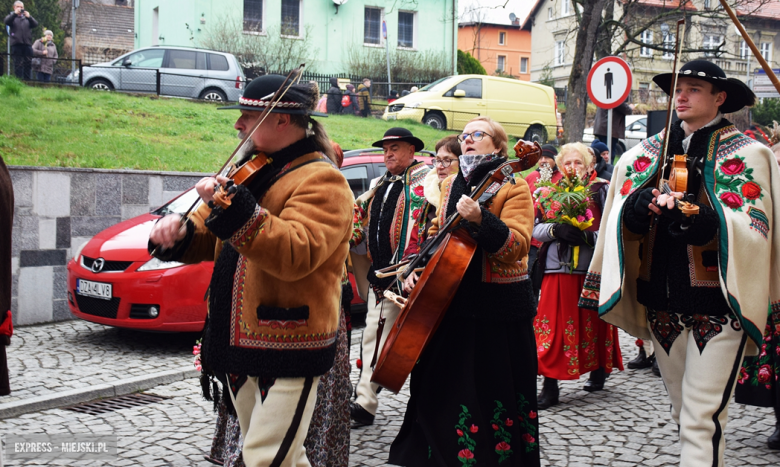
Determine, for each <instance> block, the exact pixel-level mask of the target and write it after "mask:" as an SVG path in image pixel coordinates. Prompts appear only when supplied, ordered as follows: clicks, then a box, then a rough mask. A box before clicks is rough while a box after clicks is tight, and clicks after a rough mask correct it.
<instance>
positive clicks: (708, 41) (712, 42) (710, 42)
mask: <svg viewBox="0 0 780 467" xmlns="http://www.w3.org/2000/svg"><path fill="white" fill-rule="evenodd" d="M716 39H717V41H716ZM722 43H723V37H722V36H719V35H717V34H705V35H704V47H702V48H704V49H707V50H711V51H712V52H705V53H704V56H705V57H715V56H717V50H718V47H719V46H720V45H721V44H722Z"/></svg>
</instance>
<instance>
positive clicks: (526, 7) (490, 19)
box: [458, 0, 536, 24]
mask: <svg viewBox="0 0 780 467" xmlns="http://www.w3.org/2000/svg"><path fill="white" fill-rule="evenodd" d="M535 3H536V0H459V1H458V8H459V9H460V21H461V22H463V21H469V20H470V19H471V18H470V14H469V11H476V12H477V14H479V15H480V18H481V19H482V22H486V23H498V24H509V14H510V13H514V14H515V15H517V17H518V18H519V19H520V24H523V21H525V17H526V16H528V13H530V11H531V8H532V7H533V6H534V4H535ZM504 4H506V6H504Z"/></svg>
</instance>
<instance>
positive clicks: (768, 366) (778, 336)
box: [735, 311, 780, 412]
mask: <svg viewBox="0 0 780 467" xmlns="http://www.w3.org/2000/svg"><path fill="white" fill-rule="evenodd" d="M778 373H780V311H774V312H772V313H771V314H770V315H769V318H768V319H767V323H766V328H765V331H764V343H763V344H762V345H761V350H760V354H759V355H758V356H757V357H745V361H744V362H743V363H742V368H741V369H740V375H739V379H738V380H737V389H736V392H735V394H736V401H737V402H738V403H740V404H748V405H755V406H758V407H774V408H775V411H776V412H778V411H780V380H778Z"/></svg>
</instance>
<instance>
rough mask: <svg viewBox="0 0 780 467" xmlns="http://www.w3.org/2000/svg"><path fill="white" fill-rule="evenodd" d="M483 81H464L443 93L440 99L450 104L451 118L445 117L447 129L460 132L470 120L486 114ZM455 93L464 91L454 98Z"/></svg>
mask: <svg viewBox="0 0 780 467" xmlns="http://www.w3.org/2000/svg"><path fill="white" fill-rule="evenodd" d="M483 79H484V78H481V77H479V78H467V79H464V80H463V81H461V82H460V83H458V84H456V85H455V86H453V87H452V88H450V90H449V91H447V92H445V93H444V95H443V96H442V97H444V98H446V99H445V100H446V101H448V102H451V103H452V105H451V106H450V109H451V110H452V113H451V117H450V116H448V117H447V119H448V121H447V128H449V129H453V130H458V131H460V130H462V129H463V127H465V126H466V123H468V122H469V120H471V119H472V118H474V117H479V116H480V115H485V114H487V105H486V104H485V86H484V82H483ZM456 91H464V93H465V95H464V96H462V97H455V92H456Z"/></svg>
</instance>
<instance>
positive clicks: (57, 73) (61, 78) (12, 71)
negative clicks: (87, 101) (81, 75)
mask: <svg viewBox="0 0 780 467" xmlns="http://www.w3.org/2000/svg"><path fill="white" fill-rule="evenodd" d="M35 59H37V60H39V61H36V60H35ZM42 65H51V67H52V73H51V74H50V75H49V76H48V77H46V76H42V77H41V78H42V79H38V71H40V69H41V67H42ZM81 66H82V65H81V60H72V59H70V58H46V57H24V58H21V59H17V57H14V56H13V54H10V55H9V54H7V53H3V54H0V75H10V76H16V77H17V78H19V79H20V80H22V81H43V82H51V83H57V84H69V85H79V84H80V83H79V81H78V79H75V80H74V79H73V78H72V76H73V73H74V72H77V71H78V70H80V69H81ZM46 68H48V67H46Z"/></svg>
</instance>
